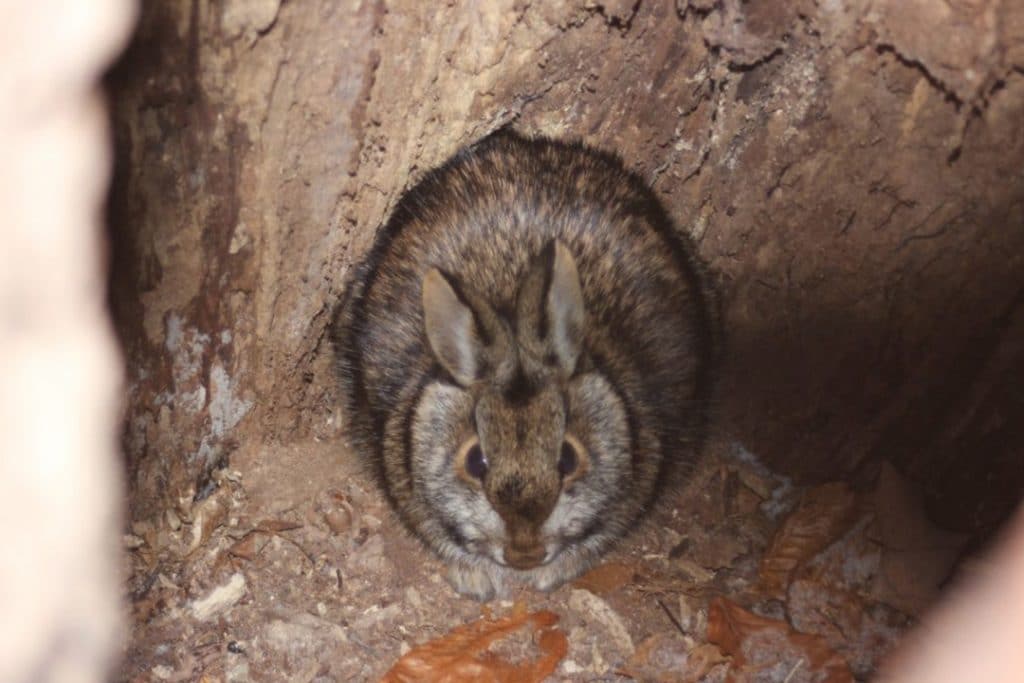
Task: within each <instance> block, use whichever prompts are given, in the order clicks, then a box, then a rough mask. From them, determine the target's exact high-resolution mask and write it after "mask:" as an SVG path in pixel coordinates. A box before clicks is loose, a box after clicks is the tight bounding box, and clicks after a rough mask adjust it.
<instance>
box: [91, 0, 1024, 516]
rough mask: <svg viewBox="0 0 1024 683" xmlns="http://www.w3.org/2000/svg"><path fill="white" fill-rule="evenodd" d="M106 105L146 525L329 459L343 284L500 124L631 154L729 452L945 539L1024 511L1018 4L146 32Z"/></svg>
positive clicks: (291, 23) (219, 21)
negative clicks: (317, 455) (432, 177)
mask: <svg viewBox="0 0 1024 683" xmlns="http://www.w3.org/2000/svg"><path fill="white" fill-rule="evenodd" d="M110 85H111V88H112V90H113V93H114V97H115V102H116V109H115V123H116V135H117V141H116V142H117V146H116V149H117V177H116V182H115V190H114V193H113V196H112V200H111V214H112V242H113V246H114V272H113V294H112V296H113V302H114V305H115V311H116V315H117V320H118V323H119V329H120V332H121V335H122V338H123V340H124V344H125V348H126V351H127V354H128V357H129V359H130V363H129V387H130V392H129V398H128V404H129V411H128V418H127V423H126V428H125V439H126V447H127V453H128V458H129V462H130V466H131V472H130V485H129V486H130V491H131V502H132V506H133V510H134V514H135V515H136V516H144V515H146V514H152V511H153V510H156V509H160V508H161V507H163V506H166V505H168V504H169V503H170V502H172V501H178V500H179V499H180V500H188V499H191V498H194V497H196V496H197V494H198V495H199V496H200V497H201V495H202V488H203V487H204V481H205V479H204V478H205V477H206V476H207V475H208V473H209V471H210V470H211V469H212V468H213V467H215V466H216V465H218V464H219V463H223V462H225V461H226V460H227V459H228V458H229V457H230V453H231V450H232V448H233V447H234V445H235V444H237V443H249V442H254V441H255V442H259V441H268V440H270V441H277V442H289V441H292V440H295V439H300V438H307V437H310V436H315V437H323V438H331V439H333V438H337V437H338V434H339V430H340V429H342V428H343V425H341V424H339V419H338V413H337V409H336V403H337V401H336V389H335V383H334V378H333V376H332V368H331V359H330V353H329V348H328V343H327V339H326V336H325V330H326V328H327V325H328V322H329V320H330V318H331V313H332V310H333V307H334V305H335V302H336V301H337V299H338V297H339V295H340V294H341V288H342V282H343V278H344V277H345V274H346V272H347V271H348V269H349V268H350V267H351V265H352V264H353V262H354V261H355V260H356V259H358V258H359V257H360V256H361V255H362V254H363V253H365V251H366V249H367V247H368V246H369V244H370V243H371V241H372V239H373V236H374V233H375V231H376V230H377V228H378V226H379V225H380V224H381V222H382V221H383V220H384V219H385V218H386V216H387V215H388V211H389V209H390V208H391V207H392V206H393V205H394V203H395V201H396V199H397V198H398V197H399V196H400V194H401V192H402V191H403V189H405V188H407V187H408V186H409V185H410V183H412V182H414V181H415V180H416V179H417V178H418V177H419V176H420V175H421V174H422V173H423V172H424V171H425V170H427V169H429V168H430V167H432V166H434V165H436V164H438V163H440V162H442V161H443V160H444V159H445V158H446V157H447V156H448V155H450V154H452V153H453V152H454V151H456V150H457V149H458V148H459V147H461V146H463V145H465V144H467V143H470V142H472V141H474V140H476V139H478V138H480V137H481V136H483V135H484V134H485V133H487V132H489V131H491V130H493V129H495V128H496V127H498V126H501V125H503V124H507V123H514V125H515V126H516V127H517V128H518V129H520V130H522V131H525V132H529V133H542V134H546V135H552V136H557V137H579V138H582V139H584V140H585V141H587V142H588V143H591V144H594V145H596V146H599V147H603V148H606V149H610V150H615V151H617V152H618V153H620V154H621V155H622V156H623V158H624V159H625V161H626V163H627V165H628V166H629V167H630V168H632V169H634V170H635V171H637V172H638V173H640V174H641V175H642V176H643V177H644V178H646V179H647V180H649V182H650V183H651V184H652V185H653V186H654V188H655V189H656V191H657V192H658V193H659V194H660V196H661V197H662V199H663V200H664V202H665V203H666V205H667V206H668V207H669V209H670V213H671V214H672V216H673V217H674V218H675V220H676V221H677V223H678V226H679V227H680V229H682V230H684V231H686V232H688V233H690V234H691V235H692V236H693V237H694V238H695V239H696V240H697V242H698V243H699V245H700V251H701V253H702V255H703V257H704V258H705V259H706V260H707V262H708V264H709V266H710V268H711V270H712V272H713V273H714V277H715V281H716V284H717V286H718V289H719V295H720V302H721V313H722V320H723V325H724V328H725V332H726V336H727V349H726V365H725V368H724V371H723V380H722V382H721V388H720V392H719V397H718V400H717V408H718V410H717V413H718V414H717V420H716V423H717V429H718V430H719V431H721V432H723V433H726V434H729V435H731V436H733V437H735V438H736V439H737V440H738V441H739V442H741V443H742V444H743V445H744V446H745V447H746V448H747V449H748V450H750V451H752V452H754V453H756V454H758V455H759V456H761V457H762V458H764V459H766V460H767V461H769V462H770V463H772V464H774V465H775V466H777V467H781V468H783V469H785V470H787V471H789V472H792V473H795V474H797V475H799V476H800V477H802V478H808V479H824V478H834V477H856V476H859V475H861V474H863V473H865V472H870V470H871V468H872V467H873V466H874V464H876V463H877V462H879V461H880V460H883V459H888V460H891V461H893V462H895V463H896V464H897V465H898V466H899V467H901V468H902V469H903V470H904V471H906V472H908V473H909V474H911V475H912V476H913V477H915V478H917V479H919V480H921V481H923V482H924V483H925V484H926V486H927V487H928V490H929V491H931V492H932V493H933V495H934V497H935V499H936V500H938V499H941V500H943V501H944V503H943V505H942V506H941V508H936V509H937V511H939V512H944V513H945V514H944V515H943V516H944V521H945V522H946V523H947V524H950V525H954V526H964V527H975V526H978V525H981V526H984V525H987V524H991V523H992V522H993V521H994V520H997V519H999V518H1001V517H1002V516H1004V515H1005V514H1006V513H1007V512H1008V511H1009V510H1010V508H1011V507H1012V505H1013V504H1014V502H1015V501H1016V500H1017V499H1018V497H1019V495H1020V491H1021V486H1022V483H1024V466H1022V465H1021V458H1020V455H1019V454H1020V446H1021V444H1022V441H1024V428H1022V427H1021V424H1024V423H1022V421H1021V419H1020V418H1021V415H1022V413H1024V411H1022V408H1024V396H1022V394H1021V391H1020V387H1019V381H1018V380H1017V379H1016V378H1019V377H1020V376H1021V372H1022V370H1024V346H1022V344H1024V327H1022V326H1024V322H1022V316H1024V278H1022V266H1024V263H1022V254H1024V171H1022V169H1024V164H1022V161H1024V134H1022V130H1024V129H1022V127H1021V121H1022V120H1024V4H1021V3H1020V2H1014V1H1012V0H948V1H945V2H940V1H939V0H913V1H907V0H875V1H873V2H871V1H869V0H846V1H843V0H813V1H812V0H797V1H792V2H791V1H787V0H760V1H758V2H740V1H739V0H677V2H676V3H675V4H672V3H669V2H635V1H632V0H625V1H624V0H612V1H610V2H606V3H604V4H598V3H592V2H584V1H583V0H579V1H577V2H568V1H566V2H550V3H522V2H517V1H504V2H493V3H492V2H487V3H483V2H480V3H421V2H382V1H378V2H347V3H336V2H327V1H326V0H324V1H319V2H316V1H313V0H311V1H310V2H301V3H298V2H292V3H280V2H278V1H275V0H261V1H260V2H250V1H243V0H230V1H225V2H201V1H199V0H194V1H192V2H185V1H183V0H178V1H177V2H159V3H157V2H152V3H146V4H145V6H144V8H143V16H142V23H141V26H140V30H139V32H138V35H137V36H136V38H135V42H134V44H133V46H132V47H131V49H130V50H129V52H128V54H127V55H126V56H125V58H124V59H123V60H122V62H121V64H120V66H119V67H118V68H117V69H116V71H115V72H114V73H113V74H112V76H111V78H110Z"/></svg>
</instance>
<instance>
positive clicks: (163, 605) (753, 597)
mask: <svg viewBox="0 0 1024 683" xmlns="http://www.w3.org/2000/svg"><path fill="white" fill-rule="evenodd" d="M708 450H709V453H708V457H707V458H706V459H705V461H704V462H703V464H702V466H701V467H700V468H699V470H698V471H697V472H696V473H695V476H694V478H693V479H692V481H691V485H690V486H688V487H687V488H686V490H683V491H677V492H671V493H669V494H667V495H666V497H665V498H664V499H663V500H662V501H661V502H660V504H659V505H658V506H657V508H656V509H655V510H654V511H653V512H652V513H651V514H650V515H649V516H648V517H647V518H646V519H645V520H644V521H643V522H642V523H641V524H640V525H639V527H638V529H637V530H636V531H635V532H634V533H633V534H632V535H631V536H629V537H628V538H627V539H626V540H625V541H624V542H622V543H621V544H620V545H619V546H618V547H617V548H616V549H614V551H613V552H611V553H609V555H608V558H607V562H606V563H605V565H603V566H602V567H601V568H598V569H597V570H594V571H592V572H591V573H589V574H587V575H585V576H584V577H583V578H582V579H580V580H578V581H576V582H574V583H573V584H571V585H566V586H563V587H561V588H560V589H558V590H556V591H554V592H553V593H551V594H541V593H537V592H534V591H529V590H524V591H522V592H521V593H520V594H519V595H516V596H514V598H513V599H512V600H507V601H501V602H496V603H492V604H489V605H481V604H480V603H477V602H475V601H473V600H469V599H466V598H462V597H460V596H458V595H457V594H456V593H455V592H454V591H453V590H452V589H451V588H450V587H449V586H448V584H447V583H446V581H445V579H444V578H443V573H444V568H443V566H442V564H441V563H440V562H439V561H438V560H437V559H436V558H434V557H432V556H431V555H430V554H429V553H428V552H427V551H426V550H425V549H424V548H423V547H422V546H421V545H420V544H419V543H418V542H417V541H416V540H415V539H414V538H412V537H411V536H410V535H409V534H408V533H407V532H406V531H405V529H404V528H403V527H402V526H401V525H400V523H399V522H398V521H397V518H396V517H395V516H394V515H393V514H392V512H391V511H390V510H389V509H388V507H387V505H386V503H385V501H384V499H383V498H382V496H381V495H380V493H379V492H378V491H377V490H376V489H375V487H374V485H373V484H372V483H371V482H370V480H369V479H368V478H367V477H365V476H364V475H363V473H362V472H361V471H360V468H359V467H358V465H357V464H356V463H355V462H354V460H353V458H352V455H351V453H349V452H347V451H346V450H344V449H343V448H342V447H340V446H339V445H338V444H337V443H331V442H318V441H311V442H308V443H302V444H294V445H291V446H288V447H278V448H274V447H251V448H249V447H245V446H243V447H241V448H239V450H238V451H237V452H236V453H235V454H234V455H233V457H232V469H230V470H222V471H220V472H219V473H218V475H217V477H215V480H216V481H214V482H213V484H212V486H211V492H210V493H209V495H208V496H207V497H206V498H205V499H204V500H203V501H201V502H199V503H196V504H194V505H185V506H183V507H179V509H178V510H177V511H176V512H165V513H164V514H162V515H158V516H156V517H154V518H152V519H148V520H144V521H142V522H137V523H136V524H135V525H134V528H133V530H132V531H133V533H132V534H130V535H129V536H128V537H126V543H127V544H128V545H129V546H134V547H133V548H132V550H131V552H130V555H129V559H130V572H131V576H130V579H129V582H128V585H129V587H130V590H131V595H130V603H131V612H132V615H131V618H132V622H133V623H134V625H135V627H134V630H133V638H132V641H131V644H130V645H129V647H128V651H127V658H126V660H125V664H124V667H123V669H122V672H121V677H122V679H123V680H129V681H149V680H167V681H186V680H187V681H195V680H202V681H207V682H211V683H212V682H213V681H250V680H251V681H278V680H289V681H321V682H322V681H358V680H378V679H380V678H381V677H382V676H383V675H384V674H385V673H386V672H387V671H388V670H389V669H390V668H391V667H392V666H393V665H395V663H396V661H398V660H399V658H400V657H401V656H402V655H404V654H406V653H407V652H409V651H410V649H411V648H415V647H416V646H418V645H421V644H423V643H425V642H428V641H433V640H435V639H438V638H442V637H444V636H445V634H447V633H448V632H450V631H451V630H452V629H453V628H456V627H458V626H461V625H463V624H467V623H471V622H474V621H475V620H477V619H480V618H481V617H483V616H490V615H492V614H499V615H500V614H506V613H510V612H512V611H514V610H516V609H519V610H521V609H523V608H525V609H527V610H529V611H534V610H541V609H543V610H550V611H552V612H554V613H555V614H556V615H558V617H559V622H558V628H559V629H560V630H561V631H562V632H563V633H564V634H566V636H567V638H568V652H567V654H566V656H565V657H564V658H563V659H562V660H561V661H560V663H559V664H558V667H557V669H556V670H555V672H554V673H553V674H552V676H550V677H549V679H548V680H566V681H594V680H607V681H617V680H665V681H675V680H678V681H706V682H711V681H723V680H726V677H727V676H728V675H730V667H731V672H732V673H731V675H733V676H739V678H737V679H736V680H763V681H783V680H784V681H788V682H790V683H796V682H799V681H821V680H828V681H840V680H866V679H867V677H868V676H869V675H870V674H871V673H872V672H873V671H874V670H875V668H876V666H877V664H878V662H879V661H880V659H881V657H882V656H883V655H884V654H885V653H886V652H887V651H888V650H889V649H890V648H891V646H892V645H893V644H894V643H895V642H896V641H897V639H898V638H899V636H900V634H901V633H902V632H903V631H904V630H905V629H906V628H908V627H909V626H910V625H911V624H912V623H914V616H915V615H916V613H917V612H918V611H919V610H920V609H921V607H922V606H923V605H924V604H926V603H927V602H928V601H930V600H931V599H932V598H933V597H934V589H935V586H934V585H927V584H926V585H925V586H923V587H922V586H920V585H917V583H915V581H917V579H916V578H913V577H917V576H918V575H919V574H920V573H921V572H923V571H924V570H925V569H931V570H934V569H935V567H942V568H944V569H942V570H940V571H942V572H948V570H949V567H950V566H951V563H952V560H953V559H954V558H955V550H956V548H957V539H955V538H953V539H951V541H950V542H949V543H946V545H945V546H943V544H942V543H941V542H938V541H936V542H934V543H930V544H929V543H926V545H927V549H928V550H929V551H931V550H934V549H935V548H942V547H945V548H947V549H950V550H952V552H948V553H945V554H944V555H943V556H942V559H939V560H937V559H936V558H937V556H936V555H935V554H934V553H932V554H928V553H927V552H921V551H920V550H921V549H920V548H919V549H918V550H916V551H912V552H910V553H909V554H908V552H907V548H906V547H903V548H902V552H903V554H902V555H901V556H900V558H899V559H900V562H901V565H900V566H901V567H902V568H903V569H904V570H905V571H906V572H909V575H910V576H911V577H912V578H911V579H909V580H904V581H903V582H902V583H900V584H898V585H895V586H893V585H890V584H889V583H887V581H889V579H891V577H887V576H886V552H885V551H884V548H885V547H886V545H887V541H885V539H880V538H879V537H877V536H876V535H875V534H876V532H877V530H878V528H879V527H878V520H879V519H881V518H883V517H885V516H886V515H891V514H892V510H893V508H894V507H898V505H896V504H895V503H894V502H893V501H897V502H900V501H902V503H903V504H905V505H904V506H905V507H906V506H909V507H910V508H913V507H914V506H915V505H917V506H918V507H919V506H920V500H919V499H916V500H915V498H914V497H913V496H912V495H909V494H908V493H907V491H905V490H904V489H901V488H900V487H901V486H903V485H904V484H903V483H902V480H901V479H899V478H898V477H895V475H892V474H891V473H890V475H891V476H889V477H888V478H887V476H886V474H885V473H884V472H883V474H882V476H881V477H880V481H879V483H878V485H876V486H875V487H874V488H873V492H872V491H867V492H853V491H851V490H850V489H849V487H847V486H846V485H844V484H828V485H825V486H824V487H817V488H814V489H802V488H800V487H796V486H793V485H792V483H791V482H790V481H788V480H787V479H785V478H782V477H778V476H776V475H774V474H772V473H771V472H769V471H768V470H766V469H765V468H764V467H763V466H761V465H760V464H759V463H758V462H757V461H756V460H755V459H754V458H753V457H752V456H750V454H748V453H746V452H745V451H743V450H742V448H740V447H738V446H736V445H735V444H730V443H729V442H727V441H726V440H717V441H716V442H714V443H712V444H711V445H710V448H709V449H708ZM893 487H896V489H897V490H896V493H895V494H894V493H893V491H891V490H890V491H888V492H886V490H887V489H893ZM879 493H881V494H882V495H883V496H884V497H885V498H884V500H885V501H887V502H883V503H882V504H878V503H877V501H878V498H877V494H879ZM873 496H874V498H873ZM872 501H875V502H872ZM183 508H184V509H183ZM916 514H917V515H920V514H921V513H920V510H917V511H916ZM914 515H915V511H914V510H913V509H911V510H910V511H909V512H907V513H906V514H904V515H903V518H904V519H905V518H913V517H914ZM801 519H803V520H804V521H803V522H801ZM808 520H810V521H811V524H812V526H814V525H818V526H820V525H819V524H818V523H819V522H820V520H827V521H828V523H827V524H826V525H825V527H824V528H818V529H816V530H812V531H811V532H808V529H807V526H806V525H807V522H808ZM801 524H803V526H801ZM884 527H885V528H886V529H890V530H892V529H897V533H898V529H899V528H906V527H907V524H906V523H905V522H901V521H899V520H896V521H894V520H893V519H892V518H891V517H889V518H887V519H886V520H885V523H884ZM872 529H874V531H872ZM936 533H938V532H936ZM794 535H795V536H796V537H798V538H797V540H796V541H795V542H794V541H793V538H794ZM809 537H810V538H809ZM915 538H926V536H921V535H920V534H917V533H916V532H915ZM942 538H944V537H942ZM890 540H891V539H890ZM193 545H195V546H196V547H195V548H194V549H193V550H191V551H190V550H189V548H190V546H193ZM893 547H895V546H893ZM794 553H795V555H794ZM780 567H781V569H780ZM780 572H781V573H780ZM933 573H934V571H933ZM940 578H945V576H944V575H943V576H942V577H940ZM897 580H898V579H897ZM914 585H917V587H918V588H919V589H920V590H919V592H921V591H923V598H922V600H920V601H917V602H911V603H907V604H900V606H899V608H897V607H894V606H893V605H891V604H887V602H886V601H887V600H888V602H897V603H898V602H899V600H897V599H896V596H899V595H904V594H905V593H906V592H907V587H908V586H914ZM723 599H724V601H723ZM712 605H715V606H713V607H711V610H712V611H714V610H718V612H716V613H715V614H712V615H711V619H712V621H713V622H714V621H715V620H716V619H717V622H716V623H712V624H711V626H710V627H709V606H712ZM722 605H726V606H727V607H725V608H723V607H722ZM741 606H742V607H743V608H745V609H747V610H751V611H752V612H754V613H756V614H758V615H760V616H761V617H764V618H765V619H767V620H770V621H768V622H767V623H768V624H769V625H768V627H764V626H763V624H761V622H757V624H755V625H754V626H753V627H750V626H749V625H748V626H746V627H744V626H743V623H746V622H745V621H744V620H745V619H750V618H753V617H749V615H748V616H747V617H743V616H740V617H737V616H736V615H737V614H740V615H742V614H746V613H745V612H743V611H742V610H740V607H741ZM723 609H726V610H732V611H730V612H727V613H725V612H722V610H723ZM723 615H724V616H723ZM723 619H724V620H726V622H728V623H727V625H728V626H729V628H731V629H732V630H733V632H734V637H736V638H739V639H740V641H741V642H744V643H745V645H744V648H745V649H744V650H743V651H742V652H741V651H739V650H737V651H734V652H729V651H728V648H729V643H728V642H724V641H723V638H722V637H721V636H717V637H716V638H717V640H716V643H715V644H708V639H709V634H710V632H711V631H713V630H717V631H721V630H722V628H723V623H724V622H723V621H722V620H723ZM737 619H739V626H737V622H736V620H737ZM762 621H764V619H762ZM744 628H748V629H749V628H753V629H754V633H753V634H751V633H748V634H747V635H744V634H743V629H744ZM766 628H767V630H765V629H766ZM779 629H781V630H779ZM735 633H739V635H738V636H736V635H735ZM757 634H760V635H759V637H761V640H757V639H756V638H753V635H757ZM765 634H770V635H772V637H771V638H767V639H765V638H764V636H765ZM710 635H712V636H713V635H714V634H710ZM524 638H525V640H524ZM780 638H781V639H782V641H784V642H785V643H786V644H788V647H782V646H780V641H779V639H780ZM808 638H811V639H812V640H810V641H806V642H805V640H801V639H808ZM744 639H746V640H744ZM519 640H520V641H521V642H517V641H516V639H515V638H512V639H509V638H505V639H502V640H499V641H497V642H496V643H495V644H493V645H492V646H491V651H492V652H495V653H498V654H499V655H501V656H505V657H510V656H511V657H513V658H515V657H516V656H518V657H520V658H522V657H529V656H530V654H529V652H528V651H529V650H530V649H531V647H532V645H531V643H530V640H529V634H524V635H520V636H519ZM726 640H727V639H726ZM808 643H809V644H808ZM734 647H735V646H734ZM524 650H525V651H527V652H526V654H524V653H523V651H524ZM517 652H518V653H519V654H518V655H517V654H516V653H517ZM815 652H817V653H818V654H817V655H816V654H814V653H815ZM822 653H825V654H822ZM826 654H827V656H825V655H826ZM829 658H831V660H829ZM826 660H829V661H831V662H832V663H831V664H829V665H828V666H826V665H825V664H824V662H825V661H826ZM829 666H831V667H832V668H829ZM836 667H838V668H836ZM837 671H838V672H839V673H836V672H837ZM752 672H753V673H752ZM755 673H756V675H755ZM744 676H746V677H744ZM466 680H472V679H466Z"/></svg>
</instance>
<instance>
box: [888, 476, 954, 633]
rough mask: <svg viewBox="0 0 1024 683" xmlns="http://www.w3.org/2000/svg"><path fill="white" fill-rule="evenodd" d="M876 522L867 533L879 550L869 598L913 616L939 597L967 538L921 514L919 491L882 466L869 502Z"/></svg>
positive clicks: (921, 505) (921, 504)
mask: <svg viewBox="0 0 1024 683" xmlns="http://www.w3.org/2000/svg"><path fill="white" fill-rule="evenodd" d="M871 503H872V505H873V507H874V510H875V520H874V523H873V524H872V525H871V529H870V531H869V533H870V534H871V537H872V538H873V539H874V540H875V541H876V542H877V543H878V544H879V545H880V546H881V548H882V561H881V567H880V571H879V574H878V576H877V577H876V578H875V581H874V585H873V586H872V587H871V595H872V597H873V598H875V599H876V600H878V601H879V602H883V603H886V604H888V605H892V606H893V607H895V608H897V609H899V610H902V611H903V612H906V613H907V614H911V615H914V616H917V615H920V614H921V612H922V611H924V609H925V607H927V606H928V605H930V604H931V603H932V602H933V601H934V599H935V597H936V596H937V595H938V592H939V587H940V586H941V585H942V582H943V581H944V580H945V579H947V578H948V577H949V573H950V571H951V570H952V568H953V565H954V564H955V562H956V559H957V557H958V556H959V554H960V550H961V548H963V546H964V543H965V542H966V540H967V536H965V535H962V534H954V533H950V532H947V531H943V530H941V529H939V528H938V527H936V526H935V525H934V524H932V523H931V521H929V520H928V517H927V516H926V514H925V508H924V501H923V496H922V495H921V493H920V491H919V490H918V489H917V488H916V487H915V486H914V485H912V484H911V483H910V482H909V481H908V480H907V479H906V478H904V477H903V475H901V474H900V473H899V472H898V471H897V470H896V468H895V467H893V466H892V465H890V464H889V463H884V464H883V467H882V472H881V475H880V477H879V479H878V485H877V487H876V489H875V491H874V493H873V495H872V497H871Z"/></svg>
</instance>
